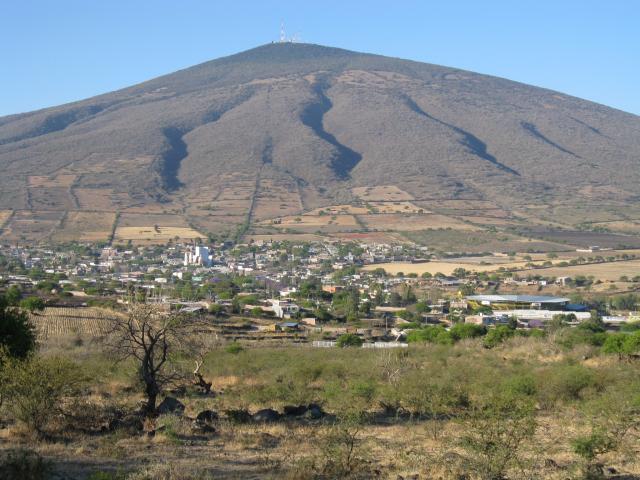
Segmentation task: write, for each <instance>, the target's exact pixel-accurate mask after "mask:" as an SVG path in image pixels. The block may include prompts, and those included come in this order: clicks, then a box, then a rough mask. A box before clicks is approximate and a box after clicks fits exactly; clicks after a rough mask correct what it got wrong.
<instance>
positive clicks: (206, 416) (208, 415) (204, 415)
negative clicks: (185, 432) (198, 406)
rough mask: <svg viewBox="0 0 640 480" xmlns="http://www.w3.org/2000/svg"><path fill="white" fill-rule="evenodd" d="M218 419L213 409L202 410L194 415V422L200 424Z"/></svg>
mask: <svg viewBox="0 0 640 480" xmlns="http://www.w3.org/2000/svg"><path fill="white" fill-rule="evenodd" d="M217 421H218V414H217V413H216V412H214V411H213V410H203V411H202V412H200V413H199V414H198V415H197V416H196V423H197V424H200V425H211V424H212V423H215V422H217Z"/></svg>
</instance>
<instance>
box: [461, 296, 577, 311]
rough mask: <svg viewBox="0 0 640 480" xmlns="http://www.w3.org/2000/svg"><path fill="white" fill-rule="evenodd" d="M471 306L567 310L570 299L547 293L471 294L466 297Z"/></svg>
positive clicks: (495, 308)
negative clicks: (547, 294)
mask: <svg viewBox="0 0 640 480" xmlns="http://www.w3.org/2000/svg"><path fill="white" fill-rule="evenodd" d="M466 299H467V303H468V304H469V306H470V307H471V308H479V307H483V306H484V307H490V308H491V310H561V311H562V310H565V309H566V307H567V305H569V302H570V299H568V298H565V297H550V296H545V295H471V296H469V297H466Z"/></svg>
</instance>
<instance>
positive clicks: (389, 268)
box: [364, 262, 524, 275]
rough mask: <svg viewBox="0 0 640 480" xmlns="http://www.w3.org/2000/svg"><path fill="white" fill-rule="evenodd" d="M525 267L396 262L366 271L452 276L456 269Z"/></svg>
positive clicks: (477, 270) (379, 264) (493, 269)
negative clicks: (377, 270) (382, 270)
mask: <svg viewBox="0 0 640 480" xmlns="http://www.w3.org/2000/svg"><path fill="white" fill-rule="evenodd" d="M522 266H524V262H507V263H498V264H494V265H478V264H476V263H463V262H427V263H406V262H394V263H376V264H375V265H367V266H366V267H364V270H375V269H376V268H382V269H384V271H385V272H387V273H388V274H392V275H395V274H397V273H398V272H403V273H405V274H407V273H417V274H418V275H422V274H423V273H430V274H432V275H433V274H435V273H442V274H444V275H451V274H452V273H453V272H454V270H455V269H456V268H464V269H465V270H468V271H475V272H493V271H496V270H498V268H500V267H504V268H516V267H522Z"/></svg>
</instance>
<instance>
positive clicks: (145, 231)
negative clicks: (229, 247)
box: [114, 225, 206, 244]
mask: <svg viewBox="0 0 640 480" xmlns="http://www.w3.org/2000/svg"><path fill="white" fill-rule="evenodd" d="M176 238H177V239H181V240H193V239H196V238H206V235H204V234H202V233H200V232H197V231H196V230H194V229H192V228H191V227H169V226H159V225H156V226H151V227H118V228H117V229H116V234H115V237H114V241H116V242H118V241H120V242H122V241H129V240H131V241H132V242H133V243H136V244H153V243H162V244H164V243H167V242H169V241H172V240H175V239H176Z"/></svg>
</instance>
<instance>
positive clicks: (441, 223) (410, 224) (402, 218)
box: [358, 213, 479, 232]
mask: <svg viewBox="0 0 640 480" xmlns="http://www.w3.org/2000/svg"><path fill="white" fill-rule="evenodd" d="M358 218H359V219H360V220H361V221H362V223H364V224H365V225H366V226H367V228H368V229H370V230H394V231H404V232H412V231H419V230H427V229H438V228H451V229H454V230H479V228H478V227H476V226H473V225H469V224H467V223H464V222H461V221H460V220H456V219H455V218H452V217H447V216H444V215H438V214H431V213H428V214H423V215H404V214H379V215H359V216H358Z"/></svg>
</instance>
